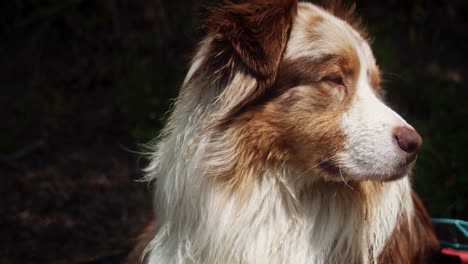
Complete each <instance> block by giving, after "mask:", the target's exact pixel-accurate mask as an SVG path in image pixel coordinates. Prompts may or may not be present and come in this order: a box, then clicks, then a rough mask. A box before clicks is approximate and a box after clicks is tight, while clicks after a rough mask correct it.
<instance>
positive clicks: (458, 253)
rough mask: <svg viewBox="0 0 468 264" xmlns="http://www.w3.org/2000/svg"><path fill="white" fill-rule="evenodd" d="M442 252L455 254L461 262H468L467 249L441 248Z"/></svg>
mask: <svg viewBox="0 0 468 264" xmlns="http://www.w3.org/2000/svg"><path fill="white" fill-rule="evenodd" d="M442 254H445V255H450V256H457V257H459V258H460V260H461V264H468V251H459V250H455V249H451V248H444V249H442Z"/></svg>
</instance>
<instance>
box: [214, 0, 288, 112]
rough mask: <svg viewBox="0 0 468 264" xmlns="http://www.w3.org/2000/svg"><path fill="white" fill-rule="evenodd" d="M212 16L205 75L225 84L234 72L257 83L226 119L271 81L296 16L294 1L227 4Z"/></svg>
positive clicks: (274, 77)
mask: <svg viewBox="0 0 468 264" xmlns="http://www.w3.org/2000/svg"><path fill="white" fill-rule="evenodd" d="M212 12H213V15H212V16H211V17H210V18H209V19H208V20H207V21H206V27H207V28H208V30H209V35H210V36H211V37H212V38H213V41H212V43H211V51H210V53H209V54H208V55H207V61H206V64H207V65H209V69H210V70H209V71H211V72H214V73H215V75H217V76H214V78H215V79H225V82H229V80H231V78H232V76H233V75H234V74H236V72H237V73H238V72H243V73H245V74H248V75H251V76H253V77H254V78H255V79H256V80H257V85H256V86H255V87H253V88H251V89H249V90H248V91H245V93H244V94H243V95H242V96H243V98H239V99H238V100H237V104H236V105H235V106H234V107H232V109H229V111H227V114H226V116H225V117H224V119H230V118H231V117H232V116H235V115H236V114H237V113H239V112H240V111H241V110H242V109H243V108H244V107H245V106H247V105H249V104H250V103H251V102H252V101H254V100H255V99H256V98H257V97H259V96H261V95H262V94H263V93H264V92H265V91H266V89H267V88H268V87H270V86H271V84H272V83H273V82H274V81H275V79H276V75H277V70H278V67H279V64H280V61H281V59H282V57H283V53H284V51H285V48H286V43H287V41H288V38H289V33H290V31H291V28H292V22H293V20H294V16H295V14H296V12H297V0H255V1H251V2H247V3H242V4H232V3H229V4H228V5H227V6H224V7H221V8H216V9H213V11H212ZM226 78H227V80H226ZM230 99H231V100H234V98H230Z"/></svg>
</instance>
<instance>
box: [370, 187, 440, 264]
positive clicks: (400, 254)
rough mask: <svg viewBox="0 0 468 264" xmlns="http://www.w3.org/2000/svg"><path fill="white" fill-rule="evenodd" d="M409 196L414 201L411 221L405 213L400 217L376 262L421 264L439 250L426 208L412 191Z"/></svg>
mask: <svg viewBox="0 0 468 264" xmlns="http://www.w3.org/2000/svg"><path fill="white" fill-rule="evenodd" d="M411 197H412V199H413V200H412V202H413V203H414V216H413V218H412V219H411V220H410V222H411V223H408V222H407V220H406V217H407V216H406V215H402V216H401V217H400V220H399V223H398V225H397V227H396V228H395V231H393V234H392V235H391V237H390V238H389V240H388V242H387V245H386V247H385V248H384V250H383V251H382V253H381V254H380V256H379V258H378V263H401V264H416V263H421V264H422V263H426V261H427V260H428V259H430V258H429V257H431V256H433V255H435V254H436V253H437V251H438V250H439V242H438V241H437V238H436V236H435V234H434V231H433V229H432V224H431V220H430V218H429V215H428V213H427V211H426V209H425V208H424V206H423V204H422V202H421V200H420V199H419V198H418V196H417V195H416V193H415V192H414V191H413V192H411ZM410 225H411V226H410Z"/></svg>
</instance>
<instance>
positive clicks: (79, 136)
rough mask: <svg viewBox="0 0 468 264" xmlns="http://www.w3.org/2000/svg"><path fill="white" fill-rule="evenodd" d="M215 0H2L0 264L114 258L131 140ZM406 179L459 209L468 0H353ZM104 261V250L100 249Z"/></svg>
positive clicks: (128, 205)
mask: <svg viewBox="0 0 468 264" xmlns="http://www.w3.org/2000/svg"><path fill="white" fill-rule="evenodd" d="M219 2H220V1H214V0H211V1H210V0H204V1H196V0H177V1H174V0H173V1H170V0H134V1H129V0H41V1H39V0H14V1H13V0H10V1H1V3H0V177H1V180H0V195H1V199H0V234H1V242H0V263H118V260H115V261H113V260H112V259H110V258H105V257H107V256H117V259H118V256H119V255H125V254H126V252H127V251H128V250H129V249H130V248H131V246H132V243H133V241H134V240H133V239H134V238H135V236H136V235H137V234H138V232H140V231H141V229H142V228H143V227H144V225H145V224H146V222H147V221H148V220H149V219H150V218H151V214H152V213H151V210H152V209H151V197H150V196H151V195H150V191H149V188H148V186H147V184H146V183H139V182H137V181H136V180H138V179H139V178H140V177H141V176H142V173H141V168H142V167H143V166H144V164H145V163H146V161H145V160H144V159H141V158H140V157H141V155H139V154H137V153H134V151H140V150H142V148H141V146H139V144H140V143H147V142H148V141H150V140H151V139H152V138H154V137H155V136H156V135H157V134H158V131H159V129H160V128H161V127H162V125H163V124H164V116H165V113H166V112H167V111H168V109H169V105H170V102H171V99H173V98H174V97H175V96H176V95H177V92H178V89H179V86H180V84H181V82H182V79H183V77H184V74H185V73H186V71H187V69H188V63H189V61H190V56H191V54H192V53H193V51H194V47H195V45H196V43H197V41H198V40H200V38H201V36H202V35H203V30H202V29H201V28H200V25H201V20H202V19H203V18H204V17H206V12H205V11H204V10H205V9H204V6H212V5H217V4H219ZM357 10H358V13H359V14H360V15H361V16H362V18H363V21H364V23H365V24H366V25H367V27H368V30H369V32H370V35H371V36H373V39H374V42H373V44H372V47H373V49H374V52H375V55H376V57H377V60H378V63H379V64H380V65H381V68H382V69H383V72H384V74H383V78H384V79H385V83H384V86H385V87H386V89H387V91H388V92H387V96H386V97H387V100H388V102H389V104H390V105H391V106H393V107H394V108H395V109H397V111H399V112H400V113H401V114H402V115H403V116H404V117H405V118H406V119H407V120H408V121H409V122H410V123H411V124H413V126H414V127H415V128H416V129H417V130H418V131H419V133H420V134H421V135H422V136H423V138H424V146H423V148H422V150H421V152H420V155H419V158H418V162H417V166H416V169H415V173H414V180H413V182H414V187H415V189H416V190H417V192H418V193H419V194H420V196H421V197H422V199H423V201H424V203H425V205H426V206H427V208H428V210H429V212H430V214H431V216H433V217H450V218H459V219H465V220H467V219H468V155H467V154H468V153H467V150H466V149H467V147H468V120H467V119H468V106H467V104H468V100H467V98H468V92H467V76H468V75H467V73H468V61H467V55H468V53H467V51H466V49H467V47H468V46H467V40H468V38H467V28H468V21H467V19H468V1H465V0H451V1H423V0H417V1H402V0H385V1H372V0H358V1H357ZM102 259H104V260H102Z"/></svg>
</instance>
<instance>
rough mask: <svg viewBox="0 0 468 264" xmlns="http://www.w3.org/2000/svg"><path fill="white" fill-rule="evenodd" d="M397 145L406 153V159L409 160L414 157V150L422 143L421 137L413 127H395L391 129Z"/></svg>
mask: <svg viewBox="0 0 468 264" xmlns="http://www.w3.org/2000/svg"><path fill="white" fill-rule="evenodd" d="M393 137H394V138H395V140H396V142H397V144H398V147H400V149H401V150H403V151H404V152H405V154H406V160H407V161H409V162H411V161H413V160H414V158H415V157H416V152H417V151H418V149H419V148H420V147H421V145H422V138H421V136H420V135H419V134H418V132H416V131H415V130H414V129H411V128H409V127H406V126H400V127H397V128H396V129H395V130H394V131H393Z"/></svg>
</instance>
